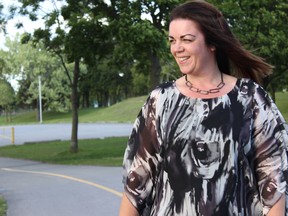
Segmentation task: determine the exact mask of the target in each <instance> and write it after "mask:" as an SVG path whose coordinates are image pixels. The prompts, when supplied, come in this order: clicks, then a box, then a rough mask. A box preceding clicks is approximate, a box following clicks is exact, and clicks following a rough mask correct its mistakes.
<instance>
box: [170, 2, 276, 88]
mask: <svg viewBox="0 0 288 216" xmlns="http://www.w3.org/2000/svg"><path fill="white" fill-rule="evenodd" d="M176 19H189V20H192V21H194V22H196V23H197V24H198V26H199V27H200V30H201V31H202V33H203V34H204V36H205V40H206V43H207V45H211V46H214V47H215V48H216V60H217V64H218V67H219V69H220V71H222V72H223V73H226V74H233V75H234V76H236V77H247V78H251V79H252V80H254V81H255V82H257V83H261V81H262V78H264V77H265V76H267V75H269V74H270V73H271V72H272V68H273V67H272V66H271V65H270V64H268V63H266V62H265V61H264V60H263V59H262V58H261V57H258V56H256V55H254V54H252V53H251V52H249V51H248V50H246V49H245V48H244V47H243V46H242V45H241V44H240V42H239V40H238V39H237V38H236V37H235V36H234V34H233V33H232V31H231V30H230V27H229V25H228V23H227V21H226V20H225V18H224V17H223V15H222V13H221V12H220V11H219V10H218V9H217V8H216V7H214V6H213V5H211V4H209V3H208V2H205V1H201V0H193V1H188V2H186V3H184V4H181V5H179V6H177V7H176V8H174V9H173V10H172V12H171V15H170V22H171V21H173V20H176Z"/></svg>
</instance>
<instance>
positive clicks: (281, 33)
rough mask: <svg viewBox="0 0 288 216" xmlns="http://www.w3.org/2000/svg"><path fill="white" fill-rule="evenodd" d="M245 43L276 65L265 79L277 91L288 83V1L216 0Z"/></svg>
mask: <svg viewBox="0 0 288 216" xmlns="http://www.w3.org/2000/svg"><path fill="white" fill-rule="evenodd" d="M211 2H212V3H215V4H216V5H217V6H218V8H219V9H220V10H221V11H223V14H224V16H225V17H226V18H227V20H228V22H229V23H230V25H231V27H232V29H233V32H234V33H235V34H236V35H237V37H238V38H239V39H240V41H241V42H242V43H243V44H244V46H245V47H246V48H247V49H249V50H252V51H253V52H254V53H255V54H257V55H260V56H261V57H263V58H265V59H266V60H267V61H268V62H269V63H270V64H272V65H274V66H275V68H274V73H273V75H272V76H270V77H269V78H268V79H267V80H266V83H265V87H267V86H268V85H270V87H271V88H270V89H273V91H274V92H275V91H277V90H278V91H279V90H282V89H283V88H287V87H288V73H287V71H288V65H287V55H288V41H287V37H288V28H286V27H285V26H286V25H287V22H288V2H287V1H286V0H279V1H274V0H265V1H250V0H241V1H239V0H237V1H234V0H233V1H232V0H226V1H220V0H213V1H211Z"/></svg>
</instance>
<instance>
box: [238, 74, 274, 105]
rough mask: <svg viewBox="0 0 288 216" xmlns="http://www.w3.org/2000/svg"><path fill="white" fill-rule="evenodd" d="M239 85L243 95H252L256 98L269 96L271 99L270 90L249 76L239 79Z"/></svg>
mask: <svg viewBox="0 0 288 216" xmlns="http://www.w3.org/2000/svg"><path fill="white" fill-rule="evenodd" d="M237 87H238V88H239V92H240V94H242V95H247V96H252V97H253V98H254V99H257V98H262V99H263V98H267V99H269V100H270V97H269V94H268V92H267V91H266V90H265V89H264V88H263V87H262V86H261V85H260V84H258V83H256V82H254V81H253V80H252V79H249V78H241V79H239V80H238V81H237Z"/></svg>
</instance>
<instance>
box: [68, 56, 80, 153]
mask: <svg viewBox="0 0 288 216" xmlns="http://www.w3.org/2000/svg"><path fill="white" fill-rule="evenodd" d="M79 65H80V60H79V59H77V60H75V62H74V71H73V82H72V93H71V103H72V133H71V144H70V151H71V152H73V153H77V152H78V107H79V105H78V103H79V100H78V79H79V73H80V66H79Z"/></svg>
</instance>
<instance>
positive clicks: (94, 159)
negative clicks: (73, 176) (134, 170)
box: [0, 137, 128, 166]
mask: <svg viewBox="0 0 288 216" xmlns="http://www.w3.org/2000/svg"><path fill="white" fill-rule="evenodd" d="M127 140H128V138H127V137H111V138H105V139H89V140H79V143H78V146H79V151H78V153H71V152H70V151H69V149H70V142H69V141H53V142H44V143H33V144H25V145H16V146H11V145H10V146H4V147H0V157H9V158H18V159H29V160H34V161H41V162H44V163H55V164H70V165H101V166H121V165H122V160H123V154H124V150H125V147H126V145H127Z"/></svg>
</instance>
